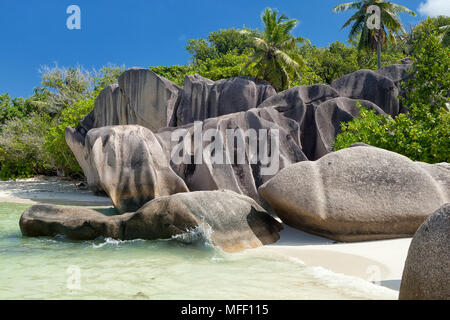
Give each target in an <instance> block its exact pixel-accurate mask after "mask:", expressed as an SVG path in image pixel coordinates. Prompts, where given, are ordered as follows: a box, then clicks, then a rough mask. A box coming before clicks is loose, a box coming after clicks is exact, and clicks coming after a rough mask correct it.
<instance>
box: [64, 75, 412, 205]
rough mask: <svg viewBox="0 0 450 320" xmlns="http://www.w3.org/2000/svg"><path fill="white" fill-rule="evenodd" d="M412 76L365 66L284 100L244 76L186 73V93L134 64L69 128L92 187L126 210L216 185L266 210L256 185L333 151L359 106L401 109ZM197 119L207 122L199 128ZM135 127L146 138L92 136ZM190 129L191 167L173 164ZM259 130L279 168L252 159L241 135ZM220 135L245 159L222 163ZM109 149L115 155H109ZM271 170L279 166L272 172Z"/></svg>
mask: <svg viewBox="0 0 450 320" xmlns="http://www.w3.org/2000/svg"><path fill="white" fill-rule="evenodd" d="M405 70H406V69H405V68H403V67H399V66H393V67H392V68H389V67H386V68H384V69H382V70H380V71H378V72H374V71H371V70H361V71H358V72H355V73H353V74H350V75H347V76H345V77H343V78H341V79H338V80H336V81H335V82H334V83H333V86H334V88H333V87H331V86H327V85H323V84H319V85H313V86H299V87H295V88H292V89H289V90H286V91H284V92H281V93H278V94H276V92H275V90H274V89H273V88H272V87H271V86H270V85H268V84H267V83H265V82H260V81H256V80H254V79H251V78H245V77H238V78H232V79H226V80H221V81H216V82H213V81H211V80H208V79H205V78H202V77H200V76H198V75H196V76H188V77H187V78H186V81H185V88H184V89H181V88H180V87H178V86H176V85H175V84H173V83H172V82H170V81H169V80H167V79H164V78H162V77H160V76H158V75H156V74H155V73H153V72H152V71H150V70H147V69H139V68H133V69H131V70H128V71H126V72H124V73H123V74H122V75H121V77H120V78H119V84H114V85H111V86H110V87H108V88H106V89H105V90H103V92H101V94H100V95H99V96H98V98H97V99H96V102H95V107H94V110H93V111H92V112H91V113H90V114H88V115H87V116H86V117H84V118H83V120H82V121H81V123H80V125H79V126H78V127H77V128H75V129H73V128H67V129H66V141H67V143H68V145H69V146H70V148H71V149H72V151H73V153H74V154H75V157H76V158H77V160H78V162H79V163H80V165H81V167H82V168H83V171H84V173H85V175H86V177H87V179H88V184H89V186H90V187H91V189H92V190H93V191H94V192H106V193H107V194H108V195H109V196H111V197H112V198H113V202H114V204H115V205H116V207H117V208H118V209H119V210H121V211H130V210H136V209H137V208H138V207H140V206H141V205H142V204H144V203H145V202H147V201H149V200H151V199H153V198H155V197H160V196H166V195H170V194H174V193H178V192H186V191H188V190H191V191H204V190H218V189H229V190H233V191H235V192H237V193H240V194H244V195H247V196H250V197H251V198H253V199H255V200H256V201H257V202H258V203H260V204H261V205H263V206H264V207H266V208H267V209H268V206H267V204H266V203H265V202H264V200H263V199H262V198H261V197H260V196H259V194H258V192H257V189H258V187H259V186H261V185H262V184H264V183H265V182H267V181H268V180H269V179H270V178H272V177H273V176H274V175H275V174H276V173H277V172H278V171H279V170H281V169H283V168H284V167H286V166H289V165H291V164H293V163H296V162H300V161H304V160H308V159H309V160H315V159H318V158H320V157H322V156H324V155H325V154H327V153H328V152H330V151H331V148H332V145H333V143H334V140H335V137H336V135H337V133H338V132H339V130H340V121H349V120H351V119H353V118H354V117H356V116H358V115H359V110H357V108H356V100H361V103H362V105H363V106H365V107H367V108H370V109H374V110H376V111H377V112H378V113H382V111H381V110H385V111H388V113H389V114H391V115H395V114H397V113H398V99H397V95H398V88H397V87H396V83H397V82H399V81H401V79H403V78H405V76H406V73H405ZM340 95H342V96H344V97H340ZM345 97H351V98H353V100H351V98H345ZM364 99H367V100H370V101H371V102H372V103H371V102H369V101H367V100H364ZM374 103H377V104H378V106H377V105H376V104H374ZM196 120H202V121H200V122H198V123H197V124H194V123H192V122H193V121H194V122H195V121H196ZM130 124H133V125H134V124H138V125H141V126H143V127H146V128H147V129H148V132H147V131H145V133H144V131H143V130H142V129H139V130H137V129H135V128H131V127H127V128H124V127H122V128H120V129H114V128H108V129H105V130H103V129H102V130H100V131H99V130H97V131H96V130H94V129H95V128H104V127H107V126H118V125H119V126H120V125H130ZM182 125H183V126H182ZM167 126H168V127H167ZM177 126H178V127H177ZM182 130H184V132H185V133H184V135H188V136H189V139H190V140H191V145H192V146H189V147H186V148H185V149H189V150H188V152H186V154H185V157H184V161H183V163H175V162H174V161H172V160H173V156H174V154H173V152H174V150H178V149H177V146H178V145H179V139H181V137H180V136H177V134H178V133H179V132H180V131H182ZM196 130H200V131H202V133H206V134H208V133H207V132H208V131H209V132H211V131H213V130H214V132H215V134H213V136H214V137H213V136H211V134H210V135H209V137H207V139H200V142H198V141H197V142H195V141H196V139H195V138H193V137H195V134H194V132H195V131H196ZM259 130H263V131H264V132H266V133H269V137H268V142H267V143H265V144H264V143H263V144H261V143H257V148H256V149H257V151H258V152H259V151H261V150H260V148H259V147H260V146H262V145H264V146H267V147H268V148H267V149H271V147H274V148H273V151H276V152H277V154H278V150H279V155H280V156H279V157H273V156H270V157H266V158H269V160H270V159H272V160H274V161H275V162H270V161H269V163H263V162H264V161H261V160H260V161H256V162H251V161H250V159H254V155H255V153H256V152H255V151H254V150H253V148H252V147H251V143H250V140H251V139H250V138H251V137H250V138H249V137H248V136H247V137H245V136H239V134H238V133H239V132H240V133H247V134H248V132H249V131H255V132H257V133H258V135H257V138H260V137H261V135H260V134H259ZM229 131H231V132H232V133H234V134H236V137H234V140H235V141H234V143H231V142H230V141H228V139H227V134H228V132H229ZM91 132H92V133H91ZM276 134H278V136H279V137H278V136H277V138H279V140H277V141H278V142H279V143H278V144H276V145H275V144H274V143H271V141H272V139H271V138H273V137H275V135H276ZM174 136H175V140H173V139H174ZM216 138H217V139H219V140H221V141H223V145H224V148H225V150H231V151H233V150H237V149H238V148H237V147H236V146H237V145H242V146H243V147H242V148H241V149H244V150H245V152H243V159H244V162H242V161H238V160H240V159H241V157H238V156H236V152H234V154H232V155H231V158H235V159H231V158H229V159H226V158H225V163H224V164H223V163H222V164H218V163H215V162H214V160H217V158H218V157H217V153H216V150H211V141H212V140H214V141H216V140H215V139H216ZM189 139H185V140H184V141H187V140H189ZM138 140H142V141H141V142H138ZM172 140H173V141H172ZM98 141H102V142H101V143H99V142H98ZM273 141H275V140H273ZM100 145H101V147H100ZM199 145H200V147H199ZM94 146H95V148H94ZM196 147H197V149H196ZM262 151H267V150H262ZM105 152H107V153H109V155H102V154H101V153H105ZM266 153H268V152H266ZM269 154H270V153H269ZM163 155H164V156H163ZM199 155H200V158H201V159H202V160H204V161H202V162H201V163H198V161H196V159H198V156H199ZM164 157H165V160H160V159H163V158H164ZM237 158H239V159H237ZM152 159H153V160H152ZM227 160H228V161H227ZM231 160H233V161H231ZM108 161H109V162H108ZM104 163H107V165H106V166H105V165H104ZM108 163H110V164H111V165H110V164H108ZM122 166H124V168H126V169H125V170H123V169H121V167H122ZM267 167H269V168H272V169H273V168H275V169H274V170H272V171H270V172H268V170H267V169H268V168H267ZM161 170H162V171H161ZM263 171H264V172H263ZM162 172H164V173H162ZM143 177H144V179H142V178H143ZM146 177H151V178H150V179H147V178H146ZM182 180H184V182H183V181H182ZM171 183H172V186H170V185H169V184H171Z"/></svg>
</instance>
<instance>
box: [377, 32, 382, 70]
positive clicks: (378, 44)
mask: <svg viewBox="0 0 450 320" xmlns="http://www.w3.org/2000/svg"><path fill="white" fill-rule="evenodd" d="M377 57H378V70H380V69H381V40H380V39H379V40H378V41H377Z"/></svg>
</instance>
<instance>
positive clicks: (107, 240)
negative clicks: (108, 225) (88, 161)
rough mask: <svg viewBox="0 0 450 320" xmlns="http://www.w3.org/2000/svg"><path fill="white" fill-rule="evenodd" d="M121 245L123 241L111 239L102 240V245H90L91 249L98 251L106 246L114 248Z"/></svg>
mask: <svg viewBox="0 0 450 320" xmlns="http://www.w3.org/2000/svg"><path fill="white" fill-rule="evenodd" d="M121 243H123V241H120V240H116V239H112V238H106V239H105V240H104V242H102V243H100V244H98V245H96V244H95V243H94V244H93V245H92V247H93V248H94V249H99V248H103V247H104V246H106V245H115V246H118V245H119V244H121Z"/></svg>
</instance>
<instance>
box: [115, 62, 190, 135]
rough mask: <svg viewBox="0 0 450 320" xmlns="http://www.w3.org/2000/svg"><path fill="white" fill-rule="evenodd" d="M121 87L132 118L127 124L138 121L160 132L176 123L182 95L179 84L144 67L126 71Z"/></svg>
mask: <svg viewBox="0 0 450 320" xmlns="http://www.w3.org/2000/svg"><path fill="white" fill-rule="evenodd" d="M119 86H120V89H121V90H122V92H123V95H124V96H125V97H126V99H127V104H128V116H129V117H130V119H129V120H128V123H126V124H138V125H141V126H144V127H146V128H148V129H150V130H152V131H157V130H158V129H160V128H164V127H167V126H169V125H170V124H171V123H173V121H174V119H173V116H174V113H175V110H176V109H177V106H178V104H179V103H180V101H181V96H182V89H181V88H180V87H179V86H177V85H176V84H174V83H173V82H171V81H169V80H167V79H166V78H163V77H161V76H159V75H157V74H156V73H154V72H153V71H151V70H149V69H143V68H132V69H130V70H127V71H125V72H124V73H123V74H122V75H121V76H120V77H119ZM119 124H121V123H116V124H115V125H119ZM123 124H125V123H123Z"/></svg>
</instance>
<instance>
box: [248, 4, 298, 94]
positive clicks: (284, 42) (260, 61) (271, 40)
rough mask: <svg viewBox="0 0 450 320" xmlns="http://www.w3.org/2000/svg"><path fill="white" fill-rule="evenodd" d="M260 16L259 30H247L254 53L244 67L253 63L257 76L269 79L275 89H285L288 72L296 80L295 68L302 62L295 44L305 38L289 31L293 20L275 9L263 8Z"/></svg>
mask: <svg viewBox="0 0 450 320" xmlns="http://www.w3.org/2000/svg"><path fill="white" fill-rule="evenodd" d="M261 19H262V21H263V23H264V30H263V31H262V32H259V31H247V32H250V35H251V36H252V37H253V40H254V46H255V53H254V55H253V57H252V59H251V60H250V61H249V63H247V65H246V66H245V67H244V70H246V69H247V68H248V67H249V66H250V65H254V67H255V69H256V70H257V77H258V78H260V79H264V80H266V81H268V82H270V83H271V84H272V86H273V87H274V88H275V89H276V90H277V91H280V90H285V89H287V88H289V85H290V83H291V80H292V79H291V76H292V75H293V76H294V77H296V78H297V79H300V73H299V68H300V66H301V65H302V64H303V63H304V62H303V59H302V57H301V56H300V54H299V50H298V46H297V44H298V43H302V42H305V41H306V39H304V38H301V37H294V36H293V35H292V34H291V33H292V31H293V30H294V29H295V27H296V26H297V23H298V21H297V20H295V19H289V18H288V17H286V16H285V15H284V14H281V15H279V16H278V11H276V10H273V11H272V10H271V9H266V11H265V12H264V13H263V15H262V17H261Z"/></svg>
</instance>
